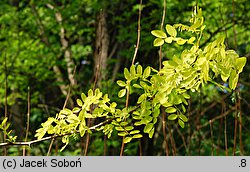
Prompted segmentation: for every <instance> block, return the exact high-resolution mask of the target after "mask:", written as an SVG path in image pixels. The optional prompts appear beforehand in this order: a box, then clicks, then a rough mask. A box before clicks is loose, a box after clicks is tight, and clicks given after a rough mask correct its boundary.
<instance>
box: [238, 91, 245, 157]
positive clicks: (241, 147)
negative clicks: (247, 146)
mask: <svg viewBox="0 0 250 172" xmlns="http://www.w3.org/2000/svg"><path fill="white" fill-rule="evenodd" d="M238 93H239V99H238V106H239V107H238V108H239V113H240V116H239V140H240V154H241V155H243V152H244V147H243V142H242V111H241V96H240V90H239V92H238Z"/></svg>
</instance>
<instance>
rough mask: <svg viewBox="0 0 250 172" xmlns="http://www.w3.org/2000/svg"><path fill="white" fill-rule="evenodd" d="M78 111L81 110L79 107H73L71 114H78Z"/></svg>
mask: <svg viewBox="0 0 250 172" xmlns="http://www.w3.org/2000/svg"><path fill="white" fill-rule="evenodd" d="M80 110H81V108H79V107H74V108H73V109H72V112H73V113H78V112H80Z"/></svg>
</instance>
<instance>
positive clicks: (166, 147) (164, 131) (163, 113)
mask: <svg viewBox="0 0 250 172" xmlns="http://www.w3.org/2000/svg"><path fill="white" fill-rule="evenodd" d="M162 109H163V108H162ZM166 116H167V114H166V112H165V111H164V109H163V110H162V132H163V137H164V141H165V152H166V156H168V155H169V148H168V139H167V133H166ZM169 132H171V131H169Z"/></svg>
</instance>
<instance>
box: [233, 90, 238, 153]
mask: <svg viewBox="0 0 250 172" xmlns="http://www.w3.org/2000/svg"><path fill="white" fill-rule="evenodd" d="M234 96H235V117H234V147H233V156H235V153H236V144H237V128H238V126H237V125H238V120H237V118H238V102H237V92H236V91H234Z"/></svg>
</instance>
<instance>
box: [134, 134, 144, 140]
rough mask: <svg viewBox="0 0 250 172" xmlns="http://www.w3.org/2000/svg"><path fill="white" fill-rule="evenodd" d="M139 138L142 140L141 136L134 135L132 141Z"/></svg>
mask: <svg viewBox="0 0 250 172" xmlns="http://www.w3.org/2000/svg"><path fill="white" fill-rule="evenodd" d="M139 138H142V135H141V134H136V135H134V136H133V139H139Z"/></svg>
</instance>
